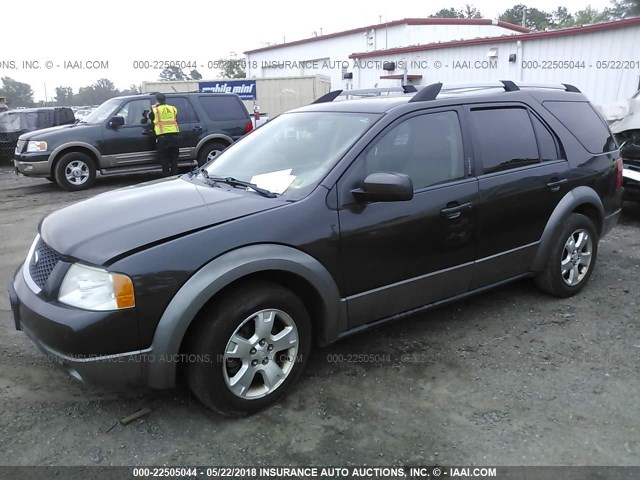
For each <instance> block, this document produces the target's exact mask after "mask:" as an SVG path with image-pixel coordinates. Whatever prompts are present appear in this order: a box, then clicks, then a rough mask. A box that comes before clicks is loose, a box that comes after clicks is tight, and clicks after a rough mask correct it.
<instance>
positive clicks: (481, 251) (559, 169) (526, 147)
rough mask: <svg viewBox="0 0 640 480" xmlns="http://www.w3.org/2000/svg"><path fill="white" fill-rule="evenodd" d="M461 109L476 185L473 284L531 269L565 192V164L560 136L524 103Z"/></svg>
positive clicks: (474, 285)
mask: <svg viewBox="0 0 640 480" xmlns="http://www.w3.org/2000/svg"><path fill="white" fill-rule="evenodd" d="M465 114H466V115H467V118H468V120H469V124H470V126H471V129H472V138H473V145H474V153H475V155H474V157H475V161H476V172H477V175H478V184H479V189H480V198H479V204H478V251H477V260H476V265H475V267H474V274H473V281H472V285H471V288H472V289H474V288H479V287H482V286H485V285H489V284H492V283H496V282H499V281H501V280H506V279H508V278H512V277H514V276H517V275H520V274H523V273H525V272H527V271H528V270H529V268H530V266H531V262H532V259H533V253H534V252H535V251H536V250H537V247H538V244H539V241H540V238H541V236H542V232H543V230H544V227H545V226H546V224H547V221H548V220H549V217H550V216H551V213H552V212H553V210H554V209H555V207H556V205H557V204H558V202H559V201H560V199H561V198H562V197H563V196H564V195H565V194H566V192H567V191H568V164H567V161H566V159H565V158H564V155H563V154H562V149H561V147H560V144H559V142H558V139H557V138H556V137H555V135H554V134H553V133H552V132H551V130H550V129H549V128H548V126H547V125H546V124H545V123H544V122H543V121H542V120H541V119H540V118H539V117H538V116H537V115H536V114H535V113H534V112H533V111H531V110H530V109H529V108H528V107H527V106H526V105H523V104H516V103H514V104H500V106H496V105H495V104H492V105H474V106H468V107H465Z"/></svg>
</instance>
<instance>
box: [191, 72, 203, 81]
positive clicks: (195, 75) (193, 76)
mask: <svg viewBox="0 0 640 480" xmlns="http://www.w3.org/2000/svg"><path fill="white" fill-rule="evenodd" d="M189 75H190V76H191V80H202V75H200V72H199V71H198V70H191V73H190V74H189Z"/></svg>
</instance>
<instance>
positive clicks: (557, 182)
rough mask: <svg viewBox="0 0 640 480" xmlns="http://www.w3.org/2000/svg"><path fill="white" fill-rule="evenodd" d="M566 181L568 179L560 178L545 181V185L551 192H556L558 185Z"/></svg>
mask: <svg viewBox="0 0 640 480" xmlns="http://www.w3.org/2000/svg"><path fill="white" fill-rule="evenodd" d="M568 181H569V180H568V179H566V178H563V179H561V180H556V181H554V182H549V183H547V187H549V188H550V189H551V191H552V192H557V191H558V190H560V186H561V185H563V184H565V183H567V182H568Z"/></svg>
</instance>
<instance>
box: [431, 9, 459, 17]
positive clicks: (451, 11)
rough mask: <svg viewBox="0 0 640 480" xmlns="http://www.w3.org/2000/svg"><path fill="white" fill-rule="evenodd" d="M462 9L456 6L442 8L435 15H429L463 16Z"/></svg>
mask: <svg viewBox="0 0 640 480" xmlns="http://www.w3.org/2000/svg"><path fill="white" fill-rule="evenodd" d="M460 15H461V11H460V10H456V9H455V8H442V9H440V10H438V11H437V12H436V13H434V14H433V15H429V18H462V17H461V16H460Z"/></svg>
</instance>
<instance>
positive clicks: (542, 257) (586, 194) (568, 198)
mask: <svg viewBox="0 0 640 480" xmlns="http://www.w3.org/2000/svg"><path fill="white" fill-rule="evenodd" d="M582 205H589V206H592V207H595V209H596V210H597V211H598V215H599V217H600V218H599V220H600V225H602V222H603V220H604V206H603V205H602V200H600V197H599V196H598V194H597V193H596V191H595V190H593V189H592V188H591V187H586V186H580V187H576V188H574V189H573V190H571V191H569V192H567V194H566V195H565V196H564V197H562V199H561V200H560V202H559V203H558V205H556V208H555V209H554V210H553V213H552V214H551V216H550V217H549V220H548V221H547V225H546V226H545V227H544V231H543V232H542V236H541V237H540V246H539V247H538V251H537V253H536V256H535V258H534V260H533V264H532V266H531V270H532V271H533V272H540V271H542V270H543V269H544V266H545V265H546V263H547V259H548V258H549V254H550V252H551V247H552V246H553V241H554V237H555V233H556V232H557V231H558V227H559V226H561V225H562V224H563V222H564V221H565V220H566V219H567V217H568V216H569V214H571V212H573V211H574V210H575V209H576V208H577V207H580V206H582ZM596 228H597V225H596ZM598 233H599V234H600V233H601V232H598Z"/></svg>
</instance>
